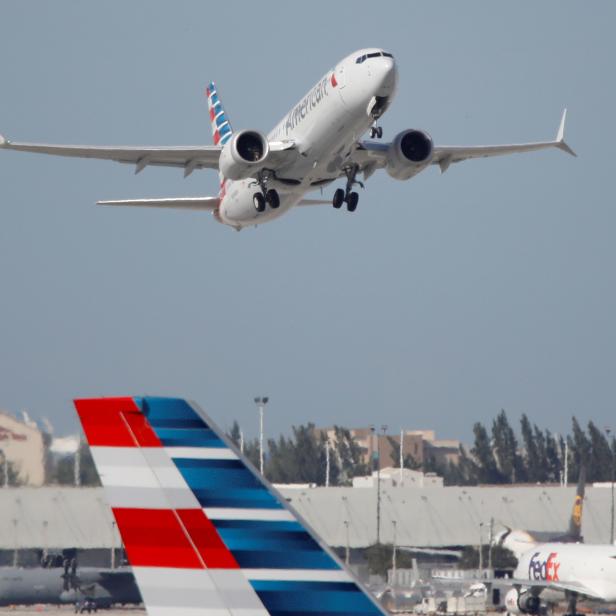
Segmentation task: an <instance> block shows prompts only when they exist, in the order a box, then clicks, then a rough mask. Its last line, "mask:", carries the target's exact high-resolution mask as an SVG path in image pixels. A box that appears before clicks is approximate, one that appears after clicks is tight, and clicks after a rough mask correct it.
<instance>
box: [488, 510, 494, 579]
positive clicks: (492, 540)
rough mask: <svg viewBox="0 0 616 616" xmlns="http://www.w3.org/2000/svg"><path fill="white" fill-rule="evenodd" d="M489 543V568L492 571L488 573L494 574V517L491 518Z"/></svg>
mask: <svg viewBox="0 0 616 616" xmlns="http://www.w3.org/2000/svg"><path fill="white" fill-rule="evenodd" d="M489 541H490V543H489V545H488V569H489V570H490V573H489V574H488V575H492V544H493V543H494V518H490V538H489Z"/></svg>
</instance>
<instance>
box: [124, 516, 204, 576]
mask: <svg viewBox="0 0 616 616" xmlns="http://www.w3.org/2000/svg"><path fill="white" fill-rule="evenodd" d="M113 514H114V515H115V519H116V521H117V523H118V529H119V530H120V533H121V534H122V540H123V541H124V546H125V548H126V554H127V556H128V560H129V562H130V564H131V565H132V566H133V567H173V568H176V569H203V563H202V562H201V560H200V559H199V556H198V555H197V553H196V552H195V550H194V548H193V546H192V545H191V542H190V540H189V539H188V537H187V536H186V533H185V532H184V529H183V528H182V525H181V524H180V521H179V520H178V517H177V515H176V514H175V512H174V511H173V510H171V509H115V508H114V510H113Z"/></svg>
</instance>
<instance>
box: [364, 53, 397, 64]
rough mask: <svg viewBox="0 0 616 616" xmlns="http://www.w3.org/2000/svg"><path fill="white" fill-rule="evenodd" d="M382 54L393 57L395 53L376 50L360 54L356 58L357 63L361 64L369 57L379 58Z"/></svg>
mask: <svg viewBox="0 0 616 616" xmlns="http://www.w3.org/2000/svg"><path fill="white" fill-rule="evenodd" d="M380 56H385V57H386V58H393V55H392V54H390V53H388V52H387V51H374V52H373V53H369V54H364V55H363V56H359V57H358V58H356V59H355V64H361V63H362V62H365V61H366V60H367V59H368V58H378V57H380Z"/></svg>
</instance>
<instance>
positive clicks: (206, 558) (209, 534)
mask: <svg viewBox="0 0 616 616" xmlns="http://www.w3.org/2000/svg"><path fill="white" fill-rule="evenodd" d="M176 513H177V514H178V516H180V520H182V524H184V527H185V528H186V530H187V531H188V534H189V535H190V538H191V539H192V541H193V543H194V544H195V547H196V548H197V550H198V551H199V554H200V555H201V558H202V559H203V562H204V563H205V566H206V567H207V568H208V569H239V565H238V564H237V561H236V560H235V558H234V557H233V554H231V552H230V551H229V550H228V549H227V547H226V546H225V544H224V543H223V541H222V539H221V538H220V536H219V535H218V532H217V531H216V528H215V527H214V525H213V524H212V522H211V521H210V520H208V518H207V517H206V516H205V513H203V510H202V509H178V510H177V511H176Z"/></svg>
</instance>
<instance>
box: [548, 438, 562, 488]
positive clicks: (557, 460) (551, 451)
mask: <svg viewBox="0 0 616 616" xmlns="http://www.w3.org/2000/svg"><path fill="white" fill-rule="evenodd" d="M561 451H562V448H561V446H560V444H559V443H558V441H557V440H556V438H555V437H554V435H553V434H552V433H551V432H550V431H549V430H546V431H545V460H546V465H547V471H548V472H547V477H546V479H547V481H551V482H558V481H560V472H561V470H562V466H563V465H562V460H561V455H560V452H561Z"/></svg>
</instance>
